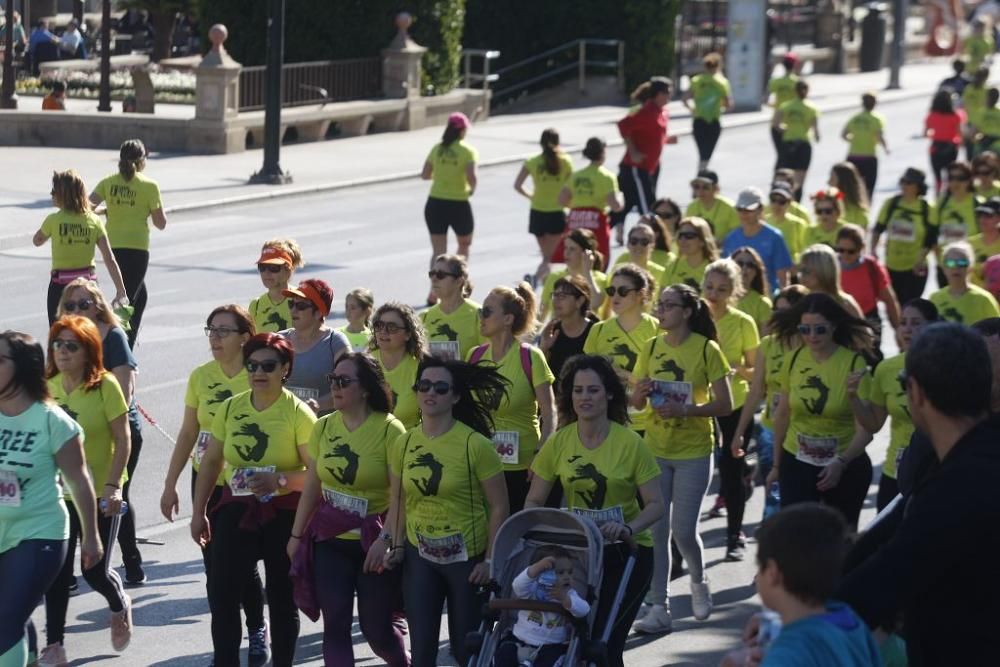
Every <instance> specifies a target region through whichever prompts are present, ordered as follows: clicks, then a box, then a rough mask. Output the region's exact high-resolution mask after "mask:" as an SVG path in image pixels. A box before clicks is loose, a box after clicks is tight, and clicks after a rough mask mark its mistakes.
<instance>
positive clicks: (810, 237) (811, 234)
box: [803, 220, 844, 248]
mask: <svg viewBox="0 0 1000 667" xmlns="http://www.w3.org/2000/svg"><path fill="white" fill-rule="evenodd" d="M843 226H844V221H843V220H837V223H836V224H835V225H834V227H833V229H823V228H822V227H821V226H820V225H813V226H812V227H808V228H807V229H806V233H805V238H804V239H803V240H804V241H805V244H806V247H807V248H808V247H809V246H811V245H815V244H817V243H822V244H824V245H828V246H830V247H831V248H835V247H837V232H839V231H840V228H841V227H843Z"/></svg>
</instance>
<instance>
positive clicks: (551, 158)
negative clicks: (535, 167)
mask: <svg viewBox="0 0 1000 667" xmlns="http://www.w3.org/2000/svg"><path fill="white" fill-rule="evenodd" d="M541 144H542V156H543V157H544V158H545V171H547V172H549V173H550V174H551V175H553V176H558V175H559V170H560V168H561V167H562V165H561V164H560V163H559V132H557V131H556V130H555V129H553V128H551V127H550V128H549V129H547V130H545V131H544V132H542V140H541Z"/></svg>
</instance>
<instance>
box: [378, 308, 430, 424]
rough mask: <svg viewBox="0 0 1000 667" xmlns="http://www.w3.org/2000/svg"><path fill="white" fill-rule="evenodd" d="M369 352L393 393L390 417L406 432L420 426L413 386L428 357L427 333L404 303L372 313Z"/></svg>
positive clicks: (418, 409) (415, 315)
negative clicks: (406, 429) (373, 315)
mask: <svg viewBox="0 0 1000 667" xmlns="http://www.w3.org/2000/svg"><path fill="white" fill-rule="evenodd" d="M372 332H373V335H372V340H371V343H370V345H369V348H368V349H369V350H370V351H371V353H372V357H373V358H374V359H375V361H377V362H378V363H379V366H381V367H382V372H383V373H384V374H385V380H386V382H388V383H389V388H390V389H392V403H393V406H394V408H393V412H392V414H393V415H394V416H395V417H396V419H398V420H399V421H401V422H403V426H405V427H406V428H413V427H414V426H416V425H417V424H418V423H419V422H420V408H419V406H418V405H417V394H416V393H415V392H414V391H413V382H414V381H415V380H416V378H417V367H418V366H419V365H420V362H421V361H422V360H423V358H424V357H426V356H427V354H428V352H427V333H426V331H425V330H424V327H423V325H422V324H421V323H420V320H419V319H418V318H417V314H416V313H414V312H413V309H412V308H410V307H409V306H408V305H406V304H405V303H400V302H398V301H388V302H386V303H383V304H382V305H381V306H379V307H378V310H376V311H375V319H374V320H373V321H372Z"/></svg>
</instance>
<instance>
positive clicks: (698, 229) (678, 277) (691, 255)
mask: <svg viewBox="0 0 1000 667" xmlns="http://www.w3.org/2000/svg"><path fill="white" fill-rule="evenodd" d="M675 240H676V241H677V257H676V258H674V260H673V261H672V262H670V263H669V264H667V266H666V267H664V270H663V278H662V279H661V280H660V284H661V285H663V286H664V287H667V286H670V285H674V284H676V283H683V284H685V285H687V286H689V287H692V288H694V289H695V290H700V289H701V279H702V278H703V277H704V276H705V267H706V266H708V265H709V263H711V262H714V261H715V260H717V259H719V250H718V248H717V247H716V245H715V237H713V236H712V228H711V227H709V225H708V222H707V221H706V220H704V219H703V218H684V219H683V220H681V221H680V224H678V225H677V235H676V237H675Z"/></svg>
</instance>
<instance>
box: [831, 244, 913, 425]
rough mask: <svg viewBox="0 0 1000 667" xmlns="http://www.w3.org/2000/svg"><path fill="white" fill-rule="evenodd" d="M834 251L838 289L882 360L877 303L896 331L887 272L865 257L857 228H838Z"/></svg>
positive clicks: (896, 317) (894, 300) (895, 304)
mask: <svg viewBox="0 0 1000 667" xmlns="http://www.w3.org/2000/svg"><path fill="white" fill-rule="evenodd" d="M834 250H835V251H836V253H837V258H838V259H839V260H840V286H841V288H842V289H843V290H844V292H846V293H847V294H849V295H851V297H852V298H853V299H854V301H855V303H857V304H858V309H859V310H860V311H861V312H862V313H863V314H864V318H865V321H866V322H868V324H869V326H871V328H872V331H873V333H874V335H875V341H874V349H873V352H874V354H875V358H876V359H881V346H882V316H881V315H880V314H879V310H878V304H879V302H880V301H881V302H882V304H883V305H884V306H885V313H886V315H887V316H888V317H889V323H890V324H891V325H892V328H893V330H894V331H895V330H898V328H899V300H898V299H897V298H896V292H894V291H893V289H892V283H891V282H890V281H889V272H888V270H887V269H886V268H885V266H883V265H882V264H881V262H879V261H878V259H876V258H875V257H873V256H870V255H865V254H864V251H865V233H864V230H863V229H861V228H860V227H858V226H857V225H851V224H847V225H844V226H843V227H841V228H840V231H839V232H837V245H836V246H835V247H834ZM872 432H873V433H874V432H875V431H872Z"/></svg>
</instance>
